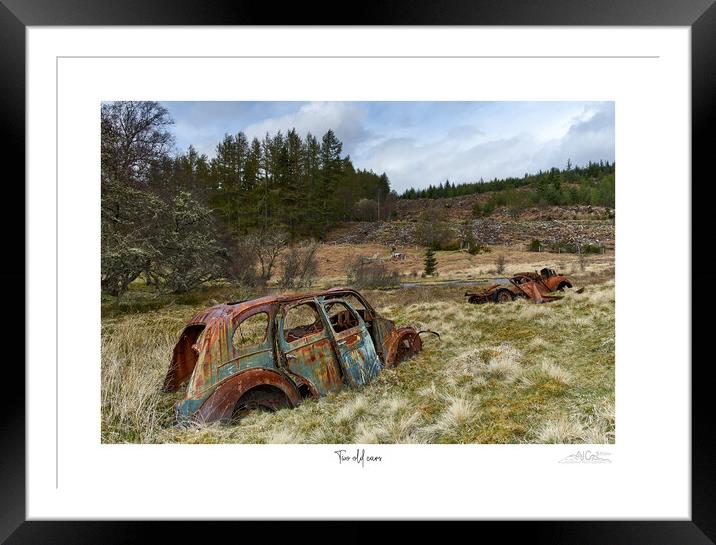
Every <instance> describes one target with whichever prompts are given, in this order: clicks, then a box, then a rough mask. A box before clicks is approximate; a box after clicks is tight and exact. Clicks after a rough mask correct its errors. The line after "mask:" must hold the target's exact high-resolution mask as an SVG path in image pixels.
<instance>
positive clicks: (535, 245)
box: [529, 238, 542, 252]
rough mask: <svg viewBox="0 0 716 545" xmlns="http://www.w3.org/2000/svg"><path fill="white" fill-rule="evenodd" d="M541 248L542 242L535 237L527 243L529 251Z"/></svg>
mask: <svg viewBox="0 0 716 545" xmlns="http://www.w3.org/2000/svg"><path fill="white" fill-rule="evenodd" d="M541 248H542V242H541V241H539V240H537V239H536V238H535V239H532V242H530V245H529V251H530V252H539V251H540V249H541Z"/></svg>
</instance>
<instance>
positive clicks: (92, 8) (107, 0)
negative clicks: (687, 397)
mask: <svg viewBox="0 0 716 545" xmlns="http://www.w3.org/2000/svg"><path fill="white" fill-rule="evenodd" d="M278 5H279V4H276V5H271V4H269V3H260V2H246V1H233V2H227V1H215V2H202V1H201V0H185V1H183V2H181V3H179V2H170V1H168V0H153V1H151V2H150V1H141V0H124V1H118V0H32V1H30V0H0V43H1V44H2V47H1V48H0V88H2V98H3V100H2V102H1V103H0V111H2V123H0V131H2V133H3V136H4V138H3V141H4V142H5V144H4V146H3V147H2V149H3V152H2V156H3V159H4V161H3V165H4V167H3V171H4V173H5V174H6V176H7V177H6V178H5V184H4V185H3V195H4V197H5V202H6V203H7V202H12V203H15V204H14V205H13V206H10V207H7V208H8V210H6V211H5V212H4V213H3V214H2V221H3V223H4V226H3V227H4V230H3V233H4V234H5V237H4V243H5V244H4V245H5V252H6V256H8V257H9V256H12V258H10V259H8V258H6V260H5V261H6V266H5V267H3V268H2V270H0V278H1V279H2V281H3V283H4V285H5V286H19V285H24V286H25V290H27V289H31V287H30V286H28V285H27V284H26V281H25V265H24V263H25V260H24V257H22V256H24V254H25V239H24V238H21V237H19V236H18V234H17V232H18V225H23V226H24V213H25V207H23V206H20V205H19V203H21V202H22V203H25V202H26V201H25V193H24V188H23V186H22V185H21V184H20V183H19V180H21V179H23V180H24V177H25V165H24V162H20V161H18V160H17V158H19V157H22V156H24V151H25V150H24V136H25V28H26V27H27V26H54V25H60V26H65V25H68V26H78V25H214V24H221V25H248V24H251V25H256V24H272V25H277V24H278V25H283V24H292V25H293V24H296V25H302V24H311V25H315V24H317V23H321V24H330V25H341V24H351V25H393V24H400V25H550V26H555V25H578V26H581V25H584V26H601V25H605V26H688V27H690V28H691V45H692V59H691V60H692V70H691V77H692V180H693V181H692V184H691V191H692V254H691V255H692V262H691V264H690V265H691V282H692V285H691V289H689V288H688V287H687V282H686V278H687V275H686V274H685V273H686V271H687V270H688V266H689V264H686V263H678V264H669V265H671V266H673V267H674V268H675V269H678V272H674V273H673V274H681V278H679V280H680V281H683V285H684V286H685V287H684V288H683V289H682V290H681V291H680V292H679V293H678V294H677V295H676V296H681V297H688V298H690V300H691V301H692V309H693V310H692V324H691V327H692V329H691V331H692V333H691V336H692V358H691V359H692V361H691V362H679V363H682V364H683V365H688V364H691V373H692V474H691V476H692V518H691V520H690V521H570V522H564V521H529V522H480V523H477V524H480V525H481V526H482V527H484V529H485V530H491V532H490V534H492V535H495V534H494V533H493V532H495V531H496V532H499V533H500V535H501V536H502V537H503V538H508V541H513V540H514V539H515V538H519V537H521V538H523V539H524V542H529V543H534V542H543V541H544V542H549V543H552V544H557V543H570V544H575V543H579V544H590V543H594V544H599V545H603V544H605V543H625V544H629V545H634V544H638V543H649V544H652V545H655V544H660V543H665V544H666V543H668V544H684V545H685V544H692V543H693V544H702V543H703V544H706V543H713V539H714V538H716V503H715V502H714V497H715V496H716V494H715V493H714V490H716V464H715V463H714V460H715V459H716V451H715V448H714V445H715V443H716V440H715V439H714V433H713V431H712V427H711V426H712V425H711V414H712V412H713V411H712V410H710V409H711V406H710V395H709V394H710V392H709V390H710V386H711V383H710V381H709V380H708V371H709V363H708V362H709V361H712V360H713V356H712V357H711V358H708V357H705V358H704V359H699V358H698V357H697V354H698V353H697V352H696V351H694V350H693V349H694V348H695V344H693V343H694V342H695V341H701V343H702V344H703V340H702V339H708V338H709V334H708V329H707V328H709V327H710V320H709V319H708V316H706V317H703V316H702V317H701V318H699V315H698V309H699V308H701V307H702V305H700V304H698V303H695V302H694V301H693V299H691V297H692V293H693V291H694V290H693V287H694V286H696V285H697V284H696V282H697V281H698V282H699V285H703V283H704V282H706V283H708V282H709V281H713V280H714V276H715V275H714V272H713V271H714V269H713V267H710V266H709V264H708V263H707V262H706V261H707V259H708V256H707V255H706V250H704V251H696V249H703V248H706V249H707V248H708V247H709V245H710V243H711V241H710V238H711V237H710V236H709V235H710V232H711V230H710V229H709V227H710V225H709V224H708V223H705V220H704V224H703V225H701V226H698V224H697V223H694V219H695V218H697V217H699V218H706V211H707V210H704V214H697V213H696V209H697V208H698V207H699V206H701V207H704V208H705V207H710V205H711V203H713V202H716V201H715V200H714V198H713V197H714V183H713V182H712V181H711V178H712V176H708V174H709V170H707V169H708V168H709V167H710V166H711V165H710V159H711V156H712V155H713V154H714V150H713V144H712V141H713V138H710V136H711V133H712V132H713V131H714V128H713V127H716V107H715V105H714V97H716V77H715V75H716V6H715V5H714V4H713V0H681V1H666V0H631V1H630V2H617V1H613V0H611V1H598V2H595V1H589V0H550V1H540V2H534V1H515V0H499V1H497V0H491V1H485V2H473V1H469V0H462V1H453V2H439V1H436V0H422V1H419V2H418V1H410V2H409V1H407V0H399V1H393V2H390V3H387V2H386V3H381V4H379V3H375V4H366V3H356V4H351V5H350V9H349V10H343V9H342V6H337V4H336V3H335V2H334V3H327V2H326V3H324V2H313V3H311V4H310V6H309V5H307V4H306V3H289V4H280V6H281V7H280V9H276V6H278ZM344 13H350V21H346V19H345V17H347V16H346V15H343V14H344ZM50 125H51V123H50V122H48V130H53V127H51V126H50ZM712 168H713V167H712ZM694 181H698V183H695V182H694ZM13 192H14V194H13ZM697 196H698V198H696V197H697ZM665 213H666V211H665ZM8 246H9V248H8ZM8 250H9V252H8ZM10 264H12V266H10ZM670 274H671V273H670ZM710 285H713V284H710ZM10 291H14V292H16V295H17V296H19V293H17V292H19V290H16V289H15V290H12V289H11V290H10ZM667 291H669V293H668V294H665V296H673V295H674V294H672V293H671V290H667ZM7 304H8V305H10V303H7ZM20 305H22V306H20ZM19 308H24V300H23V301H17V302H16V303H15V306H13V307H10V306H8V307H6V308H5V311H4V312H3V313H2V316H3V320H4V321H5V324H4V325H5V326H6V331H14V330H16V329H17V327H18V325H17V324H18V321H19V317H18V314H19V312H18V311H17V310H16V309H19ZM22 316H24V313H23V314H22ZM665 319H668V317H665ZM23 322H24V320H23ZM39 326H41V324H37V323H27V324H26V327H39ZM664 342H668V341H664ZM18 344H19V343H17V341H15V340H14V338H12V337H11V336H6V346H5V358H4V360H5V364H6V365H5V368H4V369H3V374H2V376H3V379H4V383H5V385H6V388H4V396H3V401H4V408H3V410H2V411H0V414H1V415H2V416H0V422H1V423H2V428H1V429H2V439H3V440H2V448H0V494H1V495H2V498H1V500H0V502H1V503H0V539H2V540H7V541H6V542H7V543H54V544H59V543H72V544H83V543H88V544H89V543H92V544H96V543H130V542H131V543H133V542H147V541H149V540H150V539H151V534H155V535H157V536H161V539H162V542H167V541H189V540H195V539H204V540H206V539H207V536H211V535H216V534H215V532H222V531H224V532H225V531H226V525H227V524H229V525H231V524H234V523H217V522H202V523H196V524H191V523H188V522H166V521H165V522H144V523H140V522H128V521H125V522H117V521H113V522H96V521H93V522H83V523H79V522H65V521H62V522H60V521H42V522H40V521H26V520H25V519H26V516H25V512H26V511H25V507H26V504H25V390H24V385H25V373H24V368H23V366H21V365H20V363H19V358H17V357H15V353H16V352H17V348H16V347H17V345H18ZM706 354H708V353H707V352H706ZM8 385H11V387H8ZM665 402H667V401H666V400H665ZM666 470H668V468H665V471H666ZM654 479H655V480H658V479H659V475H654ZM476 493H479V491H476ZM241 524H242V527H241V530H240V531H241V533H242V534H243V533H244V532H248V533H247V534H246V535H247V536H248V535H252V534H254V533H255V532H254V528H252V526H255V524H256V523H241ZM365 524H366V525H371V524H374V523H365ZM271 528H272V535H275V534H276V532H279V533H283V532H294V531H295V530H294V528H293V527H291V528H290V529H289V528H286V527H285V525H282V524H277V523H275V522H274V523H272V525H271ZM411 528H412V529H413V531H416V532H417V533H420V534H423V535H424V532H425V528H424V525H423V523H412V524H411ZM257 530H261V531H265V530H263V527H262V529H257ZM230 531H231V530H230ZM313 531H314V530H311V531H305V532H303V535H304V536H306V537H307V538H310V536H311V534H312V532H313ZM323 531H324V530H323ZM438 531H441V530H438ZM471 531H472V532H474V531H475V529H472V528H471ZM373 534H374V532H373V531H371V530H367V529H362V530H361V535H366V536H370V535H373ZM325 535H326V536H328V535H333V536H340V535H343V536H344V537H343V538H341V539H340V541H345V539H347V538H350V539H351V540H353V541H355V540H356V539H358V534H356V533H355V532H346V530H345V529H340V528H336V529H333V530H329V531H328V532H326V533H325Z"/></svg>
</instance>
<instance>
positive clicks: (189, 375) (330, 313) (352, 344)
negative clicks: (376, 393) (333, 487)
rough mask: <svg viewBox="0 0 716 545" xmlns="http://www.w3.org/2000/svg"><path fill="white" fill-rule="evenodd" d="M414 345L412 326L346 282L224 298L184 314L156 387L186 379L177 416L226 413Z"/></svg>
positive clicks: (317, 389) (324, 387)
mask: <svg viewBox="0 0 716 545" xmlns="http://www.w3.org/2000/svg"><path fill="white" fill-rule="evenodd" d="M421 349H422V342H421V340H420V334H419V332H418V331H416V330H415V329H414V328H412V327H400V328H398V327H396V326H395V324H394V322H392V321H391V320H387V319H385V318H382V317H381V316H380V315H379V314H378V313H377V312H376V311H375V310H374V309H373V308H372V307H371V306H370V304H369V303H368V301H367V300H366V299H365V298H364V297H363V296H362V295H361V294H360V293H359V292H357V291H355V290H352V289H349V288H334V289H330V290H327V291H321V292H316V293H298V294H291V295H284V296H279V297H277V296H269V297H263V298H259V299H253V300H249V301H239V302H236V303H225V304H220V305H217V306H214V307H211V308H209V309H206V310H204V311H202V312H200V313H198V314H197V315H196V316H194V317H193V318H192V319H191V320H190V321H189V323H188V324H187V326H186V327H185V329H184V331H183V332H182V334H181V336H180V338H179V341H178V342H177V344H176V346H175V348H174V353H173V357H172V361H171V365H170V366H169V370H168V372H167V375H166V378H165V381H164V391H165V392H171V391H177V390H179V389H180V388H182V387H183V385H184V384H186V395H185V396H184V398H183V399H181V400H180V401H178V402H177V403H176V406H175V416H176V420H177V422H178V423H182V422H188V421H191V420H198V421H203V422H211V421H216V420H221V421H229V420H232V419H234V418H236V417H237V416H241V414H242V413H243V412H245V411H246V410H251V409H255V408H260V409H269V410H274V409H278V408H284V407H295V406H296V405H298V404H299V403H300V402H301V401H302V400H303V399H305V398H307V397H313V398H318V397H320V396H323V395H325V394H328V393H331V392H336V391H338V390H340V389H342V388H344V387H346V386H352V387H357V386H361V385H363V384H366V383H368V382H370V380H372V379H373V378H374V377H375V376H376V375H377V374H378V373H379V372H380V370H381V368H383V367H391V366H394V365H397V364H398V363H399V362H400V361H402V360H404V359H406V358H408V357H410V356H412V355H414V354H416V353H417V352H419V351H420V350H421Z"/></svg>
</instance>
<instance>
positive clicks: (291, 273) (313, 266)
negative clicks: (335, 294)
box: [280, 240, 318, 288]
mask: <svg viewBox="0 0 716 545" xmlns="http://www.w3.org/2000/svg"><path fill="white" fill-rule="evenodd" d="M317 249H318V243H317V242H316V241H314V240H311V241H304V242H303V243H301V244H294V245H292V246H289V248H288V249H287V250H286V252H285V253H284V255H283V259H282V268H283V270H282V275H281V281H280V285H281V287H282V288H307V287H309V286H311V285H312V284H313V281H314V279H315V277H316V272H317V270H318V261H317V260H316V250H317Z"/></svg>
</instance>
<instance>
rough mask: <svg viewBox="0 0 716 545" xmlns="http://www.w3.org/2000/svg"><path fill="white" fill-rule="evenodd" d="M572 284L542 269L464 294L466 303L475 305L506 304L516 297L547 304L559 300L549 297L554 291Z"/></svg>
mask: <svg viewBox="0 0 716 545" xmlns="http://www.w3.org/2000/svg"><path fill="white" fill-rule="evenodd" d="M571 287H572V282H571V281H570V280H569V279H568V278H567V277H566V276H564V275H562V274H557V273H556V272H555V271H554V269H548V268H544V269H542V270H541V271H540V272H539V273H537V272H523V273H517V274H516V275H514V276H512V277H510V278H509V279H507V282H505V283H502V284H491V285H489V286H486V287H485V288H482V289H481V290H478V291H474V292H466V293H465V297H467V302H468V303H472V304H475V305H479V304H482V303H488V302H493V303H507V302H510V301H514V300H515V299H516V298H517V297H524V298H527V299H529V300H530V301H532V302H534V303H548V302H550V301H556V300H557V299H560V297H559V296H555V295H549V294H550V293H553V292H555V291H563V290H564V289H565V288H571Z"/></svg>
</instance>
